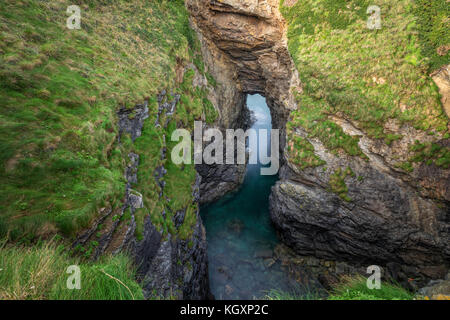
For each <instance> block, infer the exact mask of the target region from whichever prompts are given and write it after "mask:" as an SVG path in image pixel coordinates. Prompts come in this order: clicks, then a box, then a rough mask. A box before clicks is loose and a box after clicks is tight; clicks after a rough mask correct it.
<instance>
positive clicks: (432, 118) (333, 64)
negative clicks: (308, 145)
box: [280, 0, 448, 158]
mask: <svg viewBox="0 0 450 320" xmlns="http://www.w3.org/2000/svg"><path fill="white" fill-rule="evenodd" d="M283 2H284V1H283V0H282V1H281V6H280V9H281V12H282V14H283V16H284V17H285V19H286V20H287V23H288V31H287V37H288V49H289V51H290V53H291V56H292V57H293V60H294V63H295V65H296V66H297V69H298V71H299V75H300V80H301V82H302V84H303V91H302V92H301V93H299V94H297V101H298V106H299V107H298V110H296V111H294V112H292V113H291V117H290V120H289V123H288V125H287V127H288V131H289V130H294V129H295V128H296V127H302V128H303V129H304V130H305V131H306V132H307V133H308V135H309V137H310V138H313V137H314V138H318V139H319V140H320V141H321V142H322V143H323V144H324V146H325V147H326V148H327V149H328V150H330V151H332V152H334V153H337V152H340V151H343V152H345V153H347V154H349V155H351V156H359V157H362V158H366V157H365V156H364V154H363V153H362V151H361V150H360V148H359V146H358V141H359V138H358V137H356V136H354V137H351V136H349V135H347V134H345V133H344V132H343V130H342V128H341V127H340V126H339V125H337V124H335V123H334V121H333V116H335V117H340V118H345V119H348V120H349V121H350V122H352V123H353V124H354V125H355V126H356V127H358V128H359V129H361V130H362V131H363V132H364V133H365V134H367V135H368V136H369V137H370V138H372V139H383V141H384V142H385V143H386V144H387V145H390V144H391V143H392V141H394V140H397V139H400V138H401V136H400V135H395V134H392V133H389V132H386V131H385V129H384V125H385V124H386V122H387V121H388V120H390V119H397V120H398V121H399V122H400V124H409V125H411V126H413V127H415V128H416V129H418V130H423V131H426V132H427V133H429V134H433V135H436V136H437V137H438V136H443V135H445V132H447V131H448V129H447V124H448V118H447V117H446V115H445V113H444V112H443V109H442V106H441V103H440V101H439V93H438V90H437V88H436V86H435V84H434V83H433V82H432V80H431V78H430V77H429V76H428V70H429V68H430V61H434V60H433V58H432V56H428V55H430V54H431V53H430V52H429V50H428V51H427V50H424V48H423V41H424V40H423V39H424V38H423V37H426V38H427V39H429V38H430V37H432V36H431V34H433V35H436V34H439V35H441V34H442V32H443V29H445V28H444V26H443V25H442V24H439V23H440V22H442V21H443V19H444V18H443V15H444V16H446V17H447V18H446V19H447V20H448V9H445V10H444V9H443V10H440V11H439V12H440V13H439V16H438V17H435V20H433V21H434V22H433V23H434V24H433V25H434V26H435V29H436V30H437V31H433V32H431V31H430V33H424V30H425V29H426V28H425V27H423V23H424V22H423V21H422V20H421V18H420V17H422V18H423V17H424V16H425V15H426V16H427V17H428V18H427V19H428V20H429V19H430V15H429V14H428V13H426V12H428V11H426V10H425V7H426V6H425V5H424V4H423V3H424V1H419V2H420V3H417V6H416V4H414V2H413V1H411V0H400V1H394V2H392V1H387V0H377V1H365V0H352V1H344V0H337V1H335V0H333V1H331V0H317V1H316V0H305V1H298V2H297V3H296V4H295V5H294V6H293V7H285V6H283ZM437 2H439V3H441V2H442V1H437ZM444 2H445V1H444ZM427 3H428V2H427ZM369 5H378V6H379V7H380V8H381V18H382V29H381V30H369V29H368V28H367V27H366V21H367V18H368V16H367V15H366V9H367V7H368V6H369ZM440 6H442V5H440ZM438 7H439V6H434V5H433V8H434V9H433V10H435V11H436V10H437V9H436V8H438ZM433 19H434V18H433ZM428 20H427V21H428ZM444 20H445V19H444ZM447 20H446V21H447ZM447 23H448V22H447ZM435 29H433V30H435ZM447 33H448V32H447ZM435 40H436V41H437V36H435ZM436 41H435V42H433V43H434V44H433V45H435V44H436V43H437V42H436ZM442 41H444V42H445V41H447V43H448V34H446V35H445V36H443V37H441V38H440V39H439V42H442ZM436 45H437V44H436ZM434 56H435V55H434ZM447 57H448V55H447ZM441 58H442V57H441ZM430 59H431V60H430ZM447 62H448V58H447ZM288 133H289V132H288ZM298 147H300V146H298Z"/></svg>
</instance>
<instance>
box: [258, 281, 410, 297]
mask: <svg viewBox="0 0 450 320" xmlns="http://www.w3.org/2000/svg"><path fill="white" fill-rule="evenodd" d="M366 282H367V279H366V278H364V277H362V276H354V277H345V278H343V280H342V281H341V283H339V284H338V285H337V286H336V287H335V288H334V289H333V290H332V291H331V293H330V295H329V296H328V297H327V298H325V299H326V300H413V299H414V294H413V293H411V292H409V291H408V290H406V289H404V288H402V287H401V286H399V285H397V284H394V283H386V282H383V283H382V284H381V288H380V289H369V288H368V287H367V283H366ZM265 298H266V299H268V300H322V299H324V297H323V296H321V295H318V294H315V293H313V292H308V293H306V294H301V293H298V292H295V291H294V292H285V291H281V290H275V289H273V290H270V291H269V292H268V294H267V295H266V297H265Z"/></svg>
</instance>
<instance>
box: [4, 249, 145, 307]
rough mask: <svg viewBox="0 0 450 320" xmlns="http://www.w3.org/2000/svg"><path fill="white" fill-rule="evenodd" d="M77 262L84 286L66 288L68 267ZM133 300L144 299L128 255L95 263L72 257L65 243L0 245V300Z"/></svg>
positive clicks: (112, 257) (105, 258)
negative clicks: (64, 245)
mask: <svg viewBox="0 0 450 320" xmlns="http://www.w3.org/2000/svg"><path fill="white" fill-rule="evenodd" d="M71 265H78V266H79V267H80V270H81V289H80V290H77V289H74V290H70V289H68V288H67V285H66V283H67V279H68V277H69V276H70V274H67V273H66V270H67V268H68V267H69V266H71ZM42 299H51V300H67V299H69V300H131V299H144V296H143V293H142V288H141V287H140V286H139V284H138V283H137V282H136V280H135V269H134V267H133V266H132V264H131V261H130V259H129V258H128V257H127V256H125V255H116V256H105V257H102V259H101V260H100V261H98V262H96V263H86V262H82V261H81V260H79V259H78V258H72V257H70V256H69V255H68V254H67V253H66V252H65V250H64V247H63V246H57V245H56V244H55V243H52V242H48V243H41V244H39V245H35V246H33V247H23V246H8V245H6V246H3V247H2V248H0V300H42Z"/></svg>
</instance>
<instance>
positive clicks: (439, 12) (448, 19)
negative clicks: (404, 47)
mask: <svg viewBox="0 0 450 320" xmlns="http://www.w3.org/2000/svg"><path fill="white" fill-rule="evenodd" d="M413 13H414V14H415V15H416V17H417V29H418V31H419V43H420V46H421V49H422V52H423V54H424V55H425V56H426V57H427V58H428V61H427V62H428V65H429V70H430V71H434V70H437V69H439V68H440V67H441V66H443V65H446V64H448V63H449V61H450V57H449V50H450V33H449V32H448V30H449V28H450V26H449V25H450V7H449V5H448V2H447V1H446V0H434V1H427V0H416V6H415V7H414V9H413Z"/></svg>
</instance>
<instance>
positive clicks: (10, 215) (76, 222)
mask: <svg viewBox="0 0 450 320" xmlns="http://www.w3.org/2000/svg"><path fill="white" fill-rule="evenodd" d="M76 3H78V4H80V7H81V16H82V25H81V27H82V28H81V30H69V29H67V28H66V26H65V23H66V19H67V17H68V15H67V14H66V8H67V6H68V5H71V4H76ZM106 3H107V4H106ZM0 21H1V23H0V52H1V58H0V76H1V81H0V101H1V104H2V105H1V109H0V145H1V153H0V154H1V161H0V177H1V181H2V183H1V184H0V212H1V213H0V236H2V235H4V234H6V233H7V232H9V233H10V234H9V236H10V237H11V238H12V239H16V240H17V239H20V240H22V241H31V240H33V239H35V238H36V237H47V236H49V235H51V234H53V233H55V232H61V233H62V234H64V235H69V236H73V235H75V234H76V233H77V232H78V231H79V230H80V229H82V228H85V227H86V226H88V225H89V223H90V222H91V221H92V219H93V218H94V217H95V214H96V212H97V210H98V208H99V207H103V206H112V207H117V206H119V205H120V202H121V201H122V198H123V195H124V188H125V181H124V178H123V172H124V166H125V164H126V163H125V161H127V154H128V152H129V151H135V152H137V153H138V154H140V155H141V163H140V168H139V181H140V184H139V185H138V186H136V187H135V189H137V190H138V191H139V192H141V193H142V194H143V195H144V200H145V202H144V203H145V205H146V208H145V209H143V210H141V212H140V213H138V214H137V217H136V218H137V220H138V229H139V226H140V225H141V224H139V222H142V221H143V217H144V216H145V215H146V214H152V213H154V214H153V216H152V218H153V220H154V221H155V222H157V223H158V224H159V225H160V226H161V227H164V228H165V229H166V230H168V229H172V231H173V228H171V221H168V222H167V223H166V222H165V221H163V219H162V216H161V215H160V212H161V210H162V208H163V207H165V206H168V205H169V204H166V203H160V202H159V201H158V197H157V194H158V193H159V192H158V190H157V187H156V185H155V182H154V178H153V170H154V168H155V167H156V166H157V165H159V164H161V163H160V160H159V155H160V153H159V152H160V148H161V147H162V134H163V132H162V129H157V128H155V127H154V126H153V123H154V120H155V116H156V112H157V103H156V97H155V95H156V93H158V92H159V91H160V90H161V89H164V88H169V89H170V88H172V89H174V90H175V91H178V92H183V93H184V95H185V96H184V97H183V101H182V103H181V104H180V107H179V110H177V114H176V116H175V119H176V121H177V122H176V123H175V121H174V122H173V123H171V124H170V125H169V129H168V130H173V129H174V128H175V126H176V125H190V124H191V123H192V121H193V119H194V118H200V117H201V115H202V113H205V114H206V118H207V119H209V120H210V121H212V120H214V117H215V116H216V115H215V113H214V110H213V111H211V107H212V106H211V104H210V103H209V101H207V99H206V92H205V90H200V89H193V88H192V78H190V79H185V82H184V86H182V87H181V88H178V87H179V86H178V85H176V84H175V83H174V78H175V65H176V62H177V60H178V61H182V62H184V63H187V62H189V61H195V62H196V65H197V66H198V67H199V68H202V67H203V66H202V65H201V63H200V62H199V61H201V58H200V57H199V55H198V54H197V53H196V52H198V43H197V41H196V39H195V36H194V33H193V32H192V30H191V29H190V28H189V26H188V15H187V12H186V10H185V8H184V3H183V1H181V0H178V1H167V0H158V1H145V0H133V1H124V0H122V1H121V0H114V1H107V2H105V1H101V0H90V1H75V2H73V1H65V0H57V1H37V0H22V1H19V2H18V1H12V0H6V1H2V2H1V3H0ZM194 58H195V59H194ZM189 81H190V82H189ZM144 99H148V100H149V101H150V119H148V120H146V122H145V124H144V129H143V135H142V137H140V138H138V139H137V140H136V142H135V144H134V145H133V144H132V143H131V141H130V139H129V138H127V137H124V139H123V143H122V144H121V145H119V144H118V143H117V140H116V137H117V133H118V128H117V117H116V114H115V113H116V111H117V109H118V107H119V106H123V105H125V106H127V107H133V106H134V104H135V103H142V102H143V101H144ZM166 133H167V132H166ZM168 137H170V136H168ZM169 148H170V146H169ZM168 152H170V149H169V150H168ZM168 154H170V153H168ZM166 166H167V168H168V171H169V173H168V175H167V176H166V177H165V179H166V181H167V187H166V188H167V191H166V192H167V194H168V197H169V198H171V199H174V200H173V201H175V199H180V200H179V201H178V202H177V203H171V204H170V206H171V208H173V210H174V211H176V210H179V209H180V208H183V207H187V206H188V204H189V203H190V202H191V198H190V184H191V183H192V182H193V180H194V173H195V172H194V171H193V167H189V168H188V170H181V168H179V167H177V166H174V165H172V164H166ZM180 184H181V185H182V186H183V187H184V188H181V189H180V190H179V194H178V195H177V188H178V187H180ZM190 212H191V211H190ZM192 212H193V211H192ZM169 218H170V215H169V217H168V220H170V219H169ZM186 220H187V222H186V223H187V224H189V223H190V224H192V218H191V219H186ZM189 221H190V222H189ZM186 229H189V228H188V227H186ZM185 231H186V230H185ZM184 233H188V232H187V231H186V232H184Z"/></svg>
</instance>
